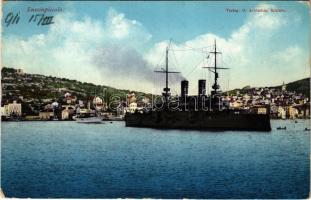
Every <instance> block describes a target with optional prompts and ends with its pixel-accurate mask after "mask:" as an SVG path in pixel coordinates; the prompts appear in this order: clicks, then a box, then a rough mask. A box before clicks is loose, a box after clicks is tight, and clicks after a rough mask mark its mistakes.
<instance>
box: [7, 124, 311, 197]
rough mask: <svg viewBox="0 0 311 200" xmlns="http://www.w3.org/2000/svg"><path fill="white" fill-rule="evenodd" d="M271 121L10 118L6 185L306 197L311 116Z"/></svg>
mask: <svg viewBox="0 0 311 200" xmlns="http://www.w3.org/2000/svg"><path fill="white" fill-rule="evenodd" d="M271 123H272V131H271V132H245V131H241V132H239V131H224V132H209V131H185V130H157V129H147V128H129V127H125V125H124V122H113V123H109V122H105V123H104V124H79V123H76V122H58V121H51V122H2V128H1V130H2V134H1V187H2V189H3V191H4V193H5V195H6V196H7V197H32V198H47V197H54V198H57V197H63V198H117V197H119V198H125V197H127V198H143V197H149V198H282V199H283V198H306V197H307V196H308V194H309V176H310V174H309V171H310V168H309V151H310V133H309V131H305V130H304V129H305V128H306V127H309V126H310V125H309V121H308V120H298V121H297V123H295V121H293V120H272V121H271ZM279 126H280V127H284V126H286V130H276V128H277V127H279Z"/></svg>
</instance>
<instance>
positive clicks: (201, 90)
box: [199, 79, 206, 96]
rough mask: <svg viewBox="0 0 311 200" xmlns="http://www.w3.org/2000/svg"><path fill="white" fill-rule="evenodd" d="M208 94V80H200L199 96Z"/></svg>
mask: <svg viewBox="0 0 311 200" xmlns="http://www.w3.org/2000/svg"><path fill="white" fill-rule="evenodd" d="M205 94H206V80H204V79H201V80H199V96H200V95H205Z"/></svg>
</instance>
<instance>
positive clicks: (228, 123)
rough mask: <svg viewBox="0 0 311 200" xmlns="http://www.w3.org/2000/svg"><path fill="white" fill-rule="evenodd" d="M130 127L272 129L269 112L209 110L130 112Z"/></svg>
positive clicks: (126, 121)
mask: <svg viewBox="0 0 311 200" xmlns="http://www.w3.org/2000/svg"><path fill="white" fill-rule="evenodd" d="M124 119H125V124H126V126H128V127H146V128H159V129H198V130H220V131H221V130H245V131H270V130H271V125H270V116H269V114H254V113H237V112H227V111H218V112H207V111H176V112H172V111H161V112H156V111H154V112H150V113H130V114H127V115H126V116H125V118H124Z"/></svg>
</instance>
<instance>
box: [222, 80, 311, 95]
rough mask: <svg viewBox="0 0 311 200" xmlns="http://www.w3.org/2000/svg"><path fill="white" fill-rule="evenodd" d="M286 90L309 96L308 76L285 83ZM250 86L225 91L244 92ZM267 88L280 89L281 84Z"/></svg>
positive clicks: (229, 92)
mask: <svg viewBox="0 0 311 200" xmlns="http://www.w3.org/2000/svg"><path fill="white" fill-rule="evenodd" d="M285 85H286V90H287V91H290V92H295V93H296V94H303V95H304V96H307V97H310V78H304V79H301V80H298V81H294V82H290V83H287V84H285ZM250 88H251V87H250V86H246V87H244V88H241V89H238V88H237V89H233V90H230V91H227V92H226V93H228V94H236V92H237V91H239V92H240V93H241V94H244V93H246V92H247V91H248V89H250ZM269 88H275V89H281V88H282V85H279V86H271V87H269Z"/></svg>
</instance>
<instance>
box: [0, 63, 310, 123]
mask: <svg viewBox="0 0 311 200" xmlns="http://www.w3.org/2000/svg"><path fill="white" fill-rule="evenodd" d="M1 81H2V101H1V119H2V120H73V119H74V118H75V117H76V116H80V117H91V116H101V117H102V118H103V119H106V120H122V119H123V117H124V115H125V113H127V112H131V113H134V112H141V111H142V110H143V109H146V108H150V107H152V101H153V97H152V95H150V94H144V93H141V92H133V91H129V90H117V89H114V88H111V87H106V86H97V85H94V84H91V83H81V82H79V81H75V80H68V79H64V78H56V77H51V76H43V75H37V74H27V73H25V72H24V71H23V70H22V69H13V68H5V67H4V68H2V79H1ZM114 94H118V95H114ZM116 97H118V98H116ZM221 98H222V101H223V102H224V103H225V104H227V106H228V107H229V108H232V109H235V110H237V109H240V110H244V111H245V110H246V111H247V110H255V111H256V112H257V113H258V114H266V113H267V112H270V116H271V118H274V119H296V118H309V117H310V96H309V95H306V94H304V93H300V92H296V91H292V89H291V91H289V90H288V89H287V85H286V84H284V83H283V85H282V86H280V87H253V88H252V87H245V88H243V89H236V90H234V91H230V92H224V93H222V96H221ZM267 107H269V109H267Z"/></svg>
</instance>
